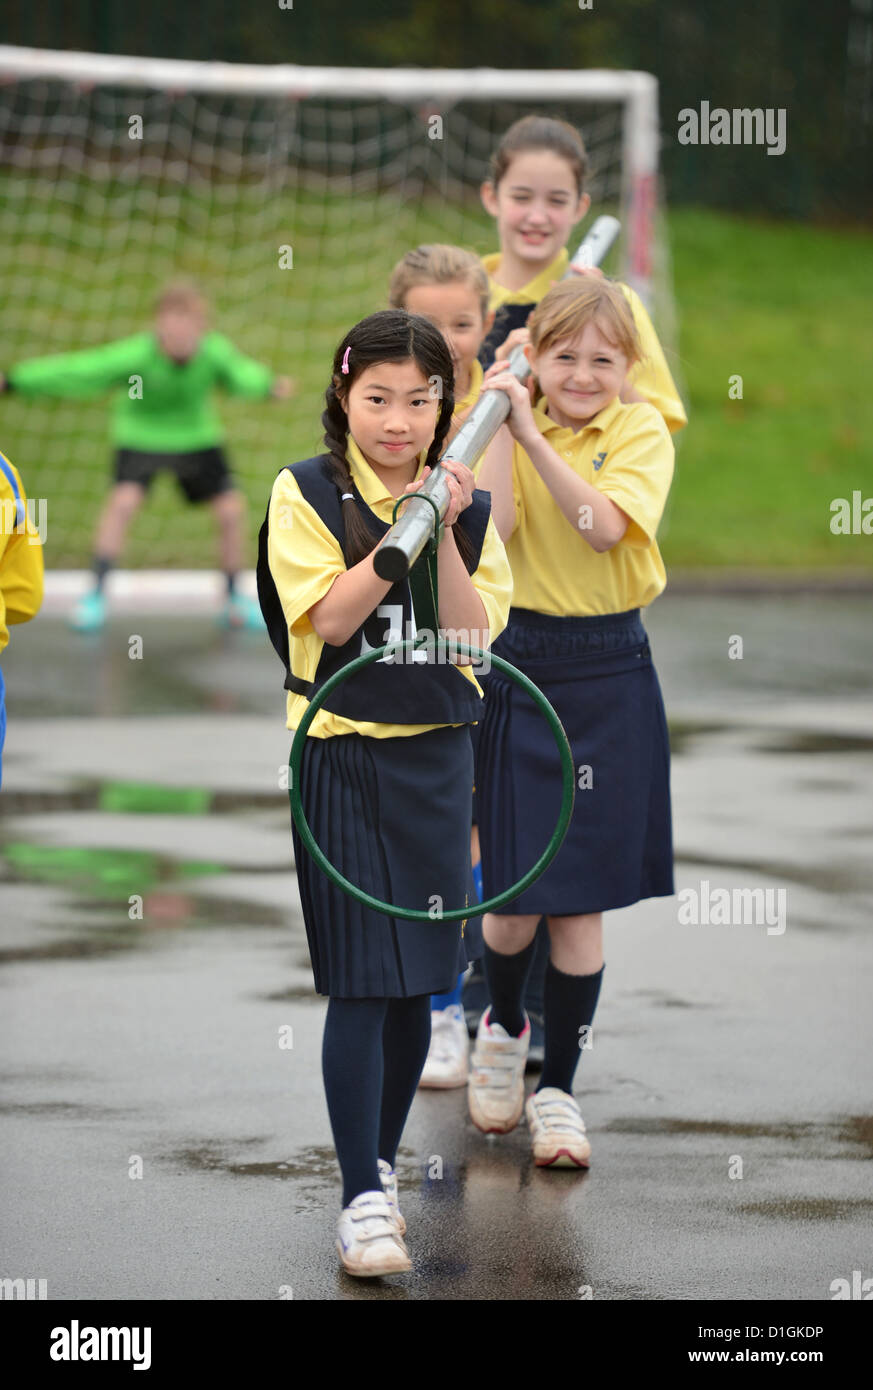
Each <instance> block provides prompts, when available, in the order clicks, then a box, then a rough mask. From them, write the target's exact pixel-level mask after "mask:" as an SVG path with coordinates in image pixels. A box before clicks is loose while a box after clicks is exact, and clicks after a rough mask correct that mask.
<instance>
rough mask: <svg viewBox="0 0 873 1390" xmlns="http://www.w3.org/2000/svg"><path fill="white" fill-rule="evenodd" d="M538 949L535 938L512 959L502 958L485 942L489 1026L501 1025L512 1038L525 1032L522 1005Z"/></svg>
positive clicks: (509, 957) (511, 957)
mask: <svg viewBox="0 0 873 1390" xmlns="http://www.w3.org/2000/svg"><path fill="white" fill-rule="evenodd" d="M536 945H537V939H536V937H534V938H533V940H532V941H531V943H530V945H529V946H525V948H524V950H523V951H516V953H515V955H512V956H503V955H501V954H500V952H499V951H492V949H491V947H490V946H489V945H488V942H487V941H486V942H485V956H484V962H485V979H486V980H487V982H488V994H489V995H490V998H491V1015H490V1019H489V1022H491V1023H499V1024H500V1026H501V1027H502V1028H505V1029H506V1031H507V1033H509V1034H510V1036H511V1037H513V1038H517V1037H518V1036H519V1035H520V1033H521V1031H522V1029H523V1028H524V1011H523V1009H522V1005H521V1001H522V996H523V995H524V985H525V981H526V979H527V972H528V970H529V969H530V963H531V961H532V960H533V957H534V952H535V951H536Z"/></svg>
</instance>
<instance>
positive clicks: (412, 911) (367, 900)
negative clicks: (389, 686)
mask: <svg viewBox="0 0 873 1390" xmlns="http://www.w3.org/2000/svg"><path fill="white" fill-rule="evenodd" d="M420 643H421V638H420V637H419V638H410V639H407V640H406V641H404V642H388V643H386V645H385V646H384V647H375V648H374V649H373V651H371V652H365V653H364V655H363V656H358V657H356V658H355V659H354V661H350V662H348V664H347V665H345V666H343V668H342V670H341V671H337V672H336V673H335V674H334V675H333V676H331V677H330V678H329V679H328V680H326V681H325V683H324V685H323V686H322V687H321V689H320V690H319V691H318V693H317V694H316V695H314V696H313V698H312V699H311V700H310V702H309V706H308V708H307V710H306V713H305V714H304V716H303V718H302V719H301V721H300V723H299V725H298V726H297V732H296V733H295V735H294V740H293V742H292V744H291V755H290V757H289V759H288V765H289V767H290V769H291V778H290V784H289V787H288V796H289V798H290V801H291V815H292V817H293V819H294V824H295V825H296V826H297V830H298V833H299V835H300V838H301V840H302V841H303V844H304V845H305V847H306V849H307V851H308V852H309V854H310V855H311V856H312V858H313V859H314V860H315V862H316V864H317V865H318V867H319V868H320V869H321V871H322V872H323V873H325V874H327V876H328V878H329V879H330V880H331V882H332V883H335V884H336V885H337V887H338V888H341V889H342V890H343V892H344V893H348V894H349V895H350V897H353V898H356V899H357V900H358V902H360V903H364V905H365V906H366V907H372V908H374V909H375V910H376V911H377V912H383V913H384V914H385V915H386V916H387V917H402V918H404V919H406V920H407V921H410V922H432V921H440V922H460V921H463V920H465V919H466V918H468V917H478V916H479V915H480V914H481V913H483V912H496V911H497V910H498V909H499V908H501V907H502V906H503V905H504V903H508V902H511V901H512V899H513V898H516V897H518V895H519V894H520V893H523V892H524V890H525V888H528V887H529V886H530V884H532V883H533V882H534V881H535V880H536V879H538V878H539V876H540V874H541V873H543V871H544V870H545V869H546V868H547V867H548V865H549V864H551V862H552V860H553V859H554V857H555V855H556V854H557V853H558V850H559V849H560V848H561V844H562V843H563V840H564V836H565V835H566V833H567V828H568V826H569V824H570V817H571V816H572V814H573V802H574V799H575V795H576V769H575V766H574V764H573V753H572V750H571V748H570V744H569V743H568V741H567V735H566V734H565V732H564V726H563V724H562V723H561V721H560V719H559V718H558V716H557V714H556V713H555V711H554V709H553V708H552V706H551V705H550V704H549V701H548V700H547V699H546V697H545V695H544V694H543V693H542V691H541V690H539V689H538V688H537V686H535V685H534V683H533V681H532V680H529V679H528V677H527V676H526V675H525V674H524V672H523V671H519V670H518V668H517V667H515V666H512V665H510V663H509V662H508V661H504V660H503V658H502V657H499V656H495V655H494V654H493V652H488V653H485V652H482V651H480V650H479V649H478V648H477V647H463V646H460V645H457V646H456V645H454V644H453V645H452V653H453V655H458V656H469V657H472V658H473V659H474V661H482V660H489V661H491V662H492V664H493V665H494V666H496V667H497V669H498V671H503V672H504V673H505V674H506V675H507V676H509V677H510V679H511V680H513V681H515V683H516V685H520V686H521V687H522V689H523V690H526V691H527V693H528V694H529V695H530V696H531V698H532V699H533V701H534V704H535V705H536V706H537V708H538V709H539V710H540V711H541V712H542V714H543V715H545V718H546V720H547V722H548V725H549V728H550V729H551V731H552V735H553V737H554V740H555V743H556V744H557V747H558V753H559V754H560V757H561V781H562V796H561V811H560V815H559V816H558V821H557V824H556V825H555V829H554V831H553V832H552V838H551V839H550V840H549V843H548V845H547V846H546V848H545V850H544V851H543V853H542V854H541V855H540V857H539V859H538V860H537V862H536V863H535V864H534V866H533V868H532V869H528V871H527V873H526V874H525V875H524V877H523V878H520V879H519V880H518V882H517V883H514V884H512V886H511V887H509V888H507V889H505V890H504V892H502V893H498V894H497V895H496V896H495V897H493V898H488V899H487V900H486V901H485V902H482V903H469V904H467V905H466V906H464V907H455V908H452V909H451V910H450V911H442V910H440V911H439V912H437V913H434V912H433V911H428V910H425V909H423V908H412V907H397V906H396V905H395V904H394V903H384V902H382V900H381V899H380V898H374V897H373V896H372V894H370V893H365V892H364V890H363V889H362V888H358V887H357V885H356V884H354V883H351V882H350V881H349V880H348V879H347V878H344V877H343V875H342V874H341V873H340V872H339V870H338V869H336V868H334V866H333V864H331V862H330V860H329V859H328V858H327V856H326V855H325V854H324V852H323V851H322V849H321V847H320V846H319V845H318V844H317V843H316V841H315V838H314V836H313V834H312V831H311V830H310V828H309V825H308V824H307V821H306V817H305V816H304V814H303V806H302V804H301V801H300V762H301V759H302V757H303V747H304V743H305V740H306V732H307V730H308V728H309V726H310V724H311V723H312V721H313V719H314V718H315V716H316V714H317V713H318V711H319V710H320V709H321V706H322V705H323V704H324V701H325V700H326V699H327V697H328V695H330V693H331V691H333V690H335V689H336V687H337V686H338V685H341V684H342V682H343V681H345V680H348V679H349V677H350V676H353V675H355V673H356V672H357V671H360V670H362V669H363V668H364V667H365V666H369V665H370V663H371V662H372V661H378V660H379V658H380V657H381V656H383V655H384V654H385V652H388V651H390V652H392V653H397V652H400V651H404V650H406V649H407V648H414V647H416V645H420ZM433 645H434V648H435V649H436V648H439V649H441V650H446V649H447V646H448V644H447V643H446V642H445V641H443V640H440V641H439V642H436V643H434V644H433Z"/></svg>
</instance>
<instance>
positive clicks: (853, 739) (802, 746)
mask: <svg viewBox="0 0 873 1390" xmlns="http://www.w3.org/2000/svg"><path fill="white" fill-rule="evenodd" d="M755 751H760V752H764V753H873V738H863V737H861V736H860V735H858V734H826V733H806V734H804V733H780V732H777V731H775V730H774V732H773V734H772V736H771V735H768V736H767V737H766V741H765V742H764V743H756V745H755Z"/></svg>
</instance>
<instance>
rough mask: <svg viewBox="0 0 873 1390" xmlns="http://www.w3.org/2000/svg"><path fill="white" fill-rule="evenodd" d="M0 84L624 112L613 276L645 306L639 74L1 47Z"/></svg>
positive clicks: (647, 276) (648, 140) (647, 240)
mask: <svg viewBox="0 0 873 1390" xmlns="http://www.w3.org/2000/svg"><path fill="white" fill-rule="evenodd" d="M0 78H5V79H6V80H9V79H10V78H13V79H17V80H25V79H28V78H56V79H58V80H59V81H64V82H73V83H85V84H96V83H103V84H105V85H112V86H119V87H130V88H137V87H151V88H155V89H165V90H168V91H190V92H212V93H228V94H232V95H240V96H242V95H246V96H274V97H292V98H293V99H295V100H306V99H307V98H310V97H314V96H321V97H337V96H342V97H344V98H347V99H352V98H356V97H370V98H384V99H385V100H387V101H396V102H411V103H415V104H416V105H418V106H421V105H422V104H426V103H428V102H433V103H440V104H446V105H451V104H454V103H455V102H457V101H461V100H464V101H477V102H479V101H482V102H485V101H492V102H493V101H496V100H498V99H501V98H503V99H509V100H511V101H513V102H521V103H524V104H526V105H536V104H537V103H538V102H539V103H541V102H548V104H549V105H550V106H551V105H552V104H553V103H555V102H604V103H606V102H616V103H619V104H620V105H621V107H622V110H623V122H622V150H623V157H622V166H623V167H622V184H621V196H620V202H619V207H620V211H619V213H618V216H619V218H620V220H621V224H622V228H623V233H622V259H621V270H620V273H621V276H622V278H623V279H624V280H626V281H627V283H628V284H630V285H632V286H633V288H634V289H635V290H636V291H637V293H638V294H639V295H640V297H641V298H642V299H643V301H644V302H646V303H649V302H650V298H651V278H652V259H653V257H652V250H653V238H654V213H655V208H656V203H657V196H656V195H657V175H658V148H659V136H658V83H657V79H656V78H655V77H654V76H653V75H652V74H651V73H648V72H633V71H612V70H610V69H605V68H590V69H581V70H580V71H578V72H570V71H562V70H560V69H555V70H551V69H538V70H518V71H516V70H515V69H503V70H500V69H496V68H400V67H392V68H344V67H301V66H298V65H297V64H294V63H277V64H275V65H271V66H269V67H265V66H260V65H257V64H254V63H217V62H202V63H201V62H192V61H188V60H183V59H178V58H135V57H128V56H120V55H114V54H106V53H66V52H62V51H56V50H50V49H38V48H14V47H11V46H9V45H2V44H0Z"/></svg>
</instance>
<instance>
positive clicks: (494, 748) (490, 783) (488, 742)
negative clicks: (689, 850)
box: [476, 608, 673, 916]
mask: <svg viewBox="0 0 873 1390" xmlns="http://www.w3.org/2000/svg"><path fill="white" fill-rule="evenodd" d="M492 650H493V652H494V653H495V654H496V655H497V656H502V657H504V658H505V660H507V661H509V662H511V663H512V664H513V666H517V667H519V669H520V670H521V671H523V672H524V673H525V675H527V676H529V677H530V679H531V680H532V681H533V682H534V684H535V685H537V686H538V687H539V689H540V690H541V691H542V692H543V694H544V695H545V696H546V697H547V698H548V700H549V701H550V702H551V704H552V705H553V706H554V708H555V710H556V712H557V714H558V717H559V719H560V720H561V723H562V724H563V726H564V730H565V732H566V734H567V738H568V740H569V742H570V747H571V748H572V750H573V762H574V767H575V769H576V801H575V806H574V809H573V815H572V818H571V821H570V826H569V829H568V831H567V835H566V838H565V840H564V842H563V844H562V846H561V848H560V850H559V851H558V854H557V856H556V858H555V859H553V860H552V862H551V864H550V865H549V866H548V868H547V869H546V871H545V873H544V874H542V875H541V877H540V878H539V879H537V880H536V881H535V882H534V883H533V884H532V885H531V886H530V887H529V888H528V889H527V890H526V891H525V892H524V893H522V894H521V895H520V896H519V897H517V898H515V899H514V900H513V901H512V902H510V903H508V904H507V905H506V907H504V908H502V909H501V911H502V912H506V913H534V912H535V913H538V914H539V913H546V914H549V913H551V914H553V915H556V916H570V915H575V914H577V913H586V912H602V911H606V910H608V909H610V908H617V907H627V906H629V905H630V904H631V903H635V902H638V901H639V900H640V899H641V898H652V897H663V896H668V895H670V894H671V893H672V892H673V837H672V820H671V810H670V745H669V740H668V734H667V721H666V718H665V715H664V704H663V700H662V697H661V689H660V685H659V683H658V677H657V674H656V672H655V668H654V666H653V664H652V655H651V651H650V649H649V642H648V638H647V636H646V631H645V628H644V627H643V624H642V621H641V619H640V613H639V609H634V610H632V611H631V612H628V613H615V614H612V613H611V614H604V615H597V616H594V617H587V618H585V617H568V618H560V617H552V616H549V615H545V614H542V613H533V612H530V611H529V610H526V609H521V608H513V609H511V610H510V615H509V623H508V625H507V627H506V629H505V630H504V631H503V633H501V635H500V637H499V638H498V639H497V640H496V642H495V643H494V645H493V648H492ZM476 785H477V793H478V794H477V801H478V815H479V836H480V842H481V847H482V876H483V886H484V890H485V896H486V897H491V896H492V895H493V894H495V893H497V892H500V891H502V890H503V889H504V888H507V887H509V886H510V884H512V883H515V882H517V881H518V879H519V878H521V877H522V876H523V875H524V874H525V873H526V872H527V870H528V869H530V868H531V867H532V866H533V864H534V863H535V862H536V860H537V859H538V858H539V856H540V855H541V854H542V853H543V851H544V850H545V848H546V845H547V844H548V842H549V839H550V837H551V834H552V831H553V830H554V827H555V825H556V823H557V819H558V813H559V810H560V804H561V771H560V759H559V755H558V750H557V747H556V746H555V742H554V739H553V737H552V734H551V730H550V729H549V726H548V724H547V723H546V721H545V719H544V717H543V715H542V714H541V713H540V712H539V711H538V710H537V708H536V706H535V705H534V703H533V701H532V700H531V698H530V696H528V695H527V694H526V693H525V692H524V691H522V690H521V688H520V687H519V686H517V685H514V684H512V683H510V681H509V680H508V679H507V678H506V677H505V676H504V675H503V674H502V673H501V672H500V671H498V670H497V668H496V667H492V670H491V672H490V673H489V676H488V682H487V689H486V698H485V708H484V717H483V720H482V723H481V725H480V732H479V740H478V749H477V760H476Z"/></svg>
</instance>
